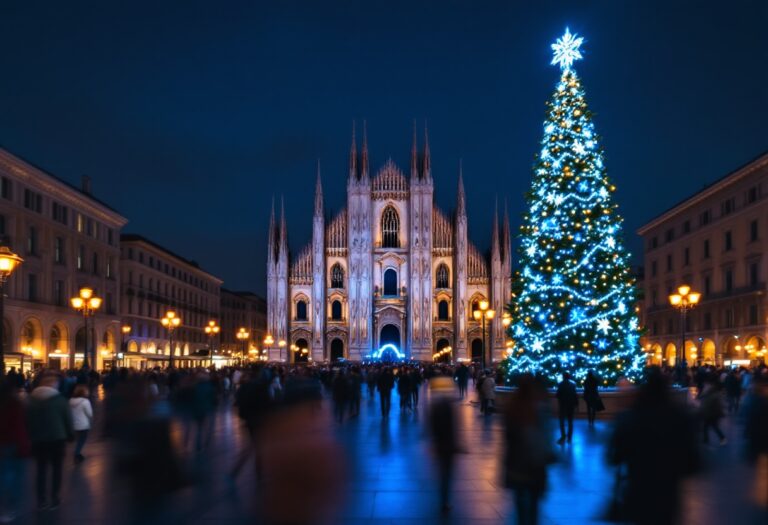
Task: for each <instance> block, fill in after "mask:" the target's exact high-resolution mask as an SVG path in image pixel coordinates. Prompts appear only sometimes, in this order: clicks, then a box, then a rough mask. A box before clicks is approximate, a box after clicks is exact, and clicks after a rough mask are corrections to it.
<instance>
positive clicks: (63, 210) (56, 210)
mask: <svg viewBox="0 0 768 525" xmlns="http://www.w3.org/2000/svg"><path fill="white" fill-rule="evenodd" d="M51 215H53V220H54V221H56V222H60V223H61V224H67V207H66V206H64V205H63V204H59V203H58V202H56V201H53V203H52V204H51Z"/></svg>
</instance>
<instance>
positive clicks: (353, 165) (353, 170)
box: [349, 120, 357, 181]
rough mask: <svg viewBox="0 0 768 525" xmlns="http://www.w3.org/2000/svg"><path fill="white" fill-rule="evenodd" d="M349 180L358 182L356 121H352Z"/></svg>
mask: <svg viewBox="0 0 768 525" xmlns="http://www.w3.org/2000/svg"><path fill="white" fill-rule="evenodd" d="M349 180H351V181H355V180H357V141H356V139H355V121H354V120H353V121H352V145H351V146H350V147H349Z"/></svg>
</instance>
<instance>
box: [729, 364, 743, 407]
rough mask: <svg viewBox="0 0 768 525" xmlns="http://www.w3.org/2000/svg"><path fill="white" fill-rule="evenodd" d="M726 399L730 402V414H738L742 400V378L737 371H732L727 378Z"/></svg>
mask: <svg viewBox="0 0 768 525" xmlns="http://www.w3.org/2000/svg"><path fill="white" fill-rule="evenodd" d="M725 397H726V399H727V400H728V413H729V414H735V413H737V412H738V411H739V401H740V400H741V378H740V377H739V375H738V373H737V372H736V370H731V371H730V372H728V375H727V376H725Z"/></svg>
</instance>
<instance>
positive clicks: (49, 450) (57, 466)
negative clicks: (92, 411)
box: [27, 374, 75, 510]
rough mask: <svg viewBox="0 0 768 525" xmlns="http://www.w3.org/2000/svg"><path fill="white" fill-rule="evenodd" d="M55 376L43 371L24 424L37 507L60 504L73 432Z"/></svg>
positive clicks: (28, 406)
mask: <svg viewBox="0 0 768 525" xmlns="http://www.w3.org/2000/svg"><path fill="white" fill-rule="evenodd" d="M58 383H59V378H58V377H57V376H56V375H54V374H46V375H43V376H42V377H41V378H40V386H38V387H37V388H35V389H34V390H33V391H32V393H31V394H30V396H29V403H28V405H27V425H28V427H29V437H30V440H31V442H32V453H33V455H34V457H35V463H36V465H37V483H36V489H37V508H38V510H46V509H51V510H53V509H56V508H58V506H59V504H60V499H59V493H60V491H61V476H62V465H63V462H64V450H65V446H66V442H67V441H72V439H73V438H74V435H75V432H74V428H73V426H72V413H71V411H70V409H69V405H68V403H67V400H66V399H65V398H64V396H62V395H61V394H60V393H59V391H58V390H57V388H56V386H57V385H58ZM49 470H50V471H51V478H52V479H51V487H50V490H51V492H50V495H51V497H50V499H48V497H47V494H48V471H49Z"/></svg>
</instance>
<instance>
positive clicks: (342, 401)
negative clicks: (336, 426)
mask: <svg viewBox="0 0 768 525" xmlns="http://www.w3.org/2000/svg"><path fill="white" fill-rule="evenodd" d="M331 391H332V392H333V415H334V417H335V418H336V421H338V422H339V423H341V422H342V421H344V412H345V411H346V409H347V402H348V400H349V381H348V380H347V375H346V374H345V373H344V370H339V371H338V372H336V377H334V378H333V383H332V384H331Z"/></svg>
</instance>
